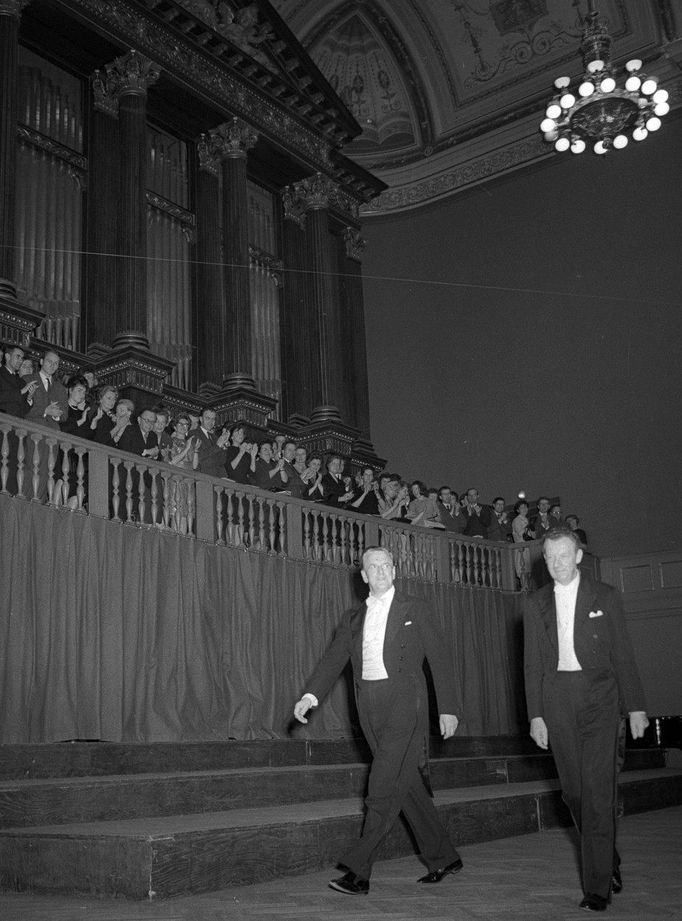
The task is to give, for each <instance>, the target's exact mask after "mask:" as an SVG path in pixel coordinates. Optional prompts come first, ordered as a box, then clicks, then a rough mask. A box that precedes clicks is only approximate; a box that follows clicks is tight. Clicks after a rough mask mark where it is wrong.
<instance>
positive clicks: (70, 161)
mask: <svg viewBox="0 0 682 921" xmlns="http://www.w3.org/2000/svg"><path fill="white" fill-rule="evenodd" d="M17 137H18V139H19V143H20V144H22V145H24V146H25V147H33V148H35V149H36V150H42V151H44V152H45V153H48V154H50V155H51V156H53V157H55V158H56V159H57V160H60V161H61V162H62V163H64V164H65V165H66V171H67V173H68V175H69V176H71V178H72V179H75V180H76V182H77V183H78V185H79V186H80V188H81V189H83V188H85V186H86V182H87V173H88V161H87V158H86V157H83V156H81V155H80V154H77V153H76V152H75V151H73V150H71V149H70V148H69V147H64V145H63V144H60V143H59V142H58V141H55V140H53V139H52V138H48V137H46V136H45V135H44V134H41V133H40V132H39V131H34V129H33V128H27V127H26V125H18V126H17Z"/></svg>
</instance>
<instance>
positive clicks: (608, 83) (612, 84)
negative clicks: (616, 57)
mask: <svg viewBox="0 0 682 921" xmlns="http://www.w3.org/2000/svg"><path fill="white" fill-rule="evenodd" d="M615 88H616V81H615V80H614V79H613V77H604V79H603V80H602V82H601V83H600V84H599V89H600V90H601V91H602V93H612V92H613V91H614V90H615Z"/></svg>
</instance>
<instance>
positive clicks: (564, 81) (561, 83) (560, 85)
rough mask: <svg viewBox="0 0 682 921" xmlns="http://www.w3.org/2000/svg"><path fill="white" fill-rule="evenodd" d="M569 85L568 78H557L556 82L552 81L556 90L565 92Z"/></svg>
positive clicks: (569, 80)
mask: <svg viewBox="0 0 682 921" xmlns="http://www.w3.org/2000/svg"><path fill="white" fill-rule="evenodd" d="M570 85H571V78H570V77H557V78H556V80H555V81H554V86H555V87H556V88H557V89H558V90H565V89H566V88H567V87H568V86H570Z"/></svg>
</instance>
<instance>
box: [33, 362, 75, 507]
mask: <svg viewBox="0 0 682 921" xmlns="http://www.w3.org/2000/svg"><path fill="white" fill-rule="evenodd" d="M58 371H59V355H57V353H56V352H53V351H52V350H50V351H47V352H45V354H44V355H43V357H42V358H41V359H40V370H39V372H38V375H37V377H36V378H35V382H36V387H35V389H34V390H33V393H32V394H31V396H30V398H29V402H30V404H31V405H30V407H29V410H28V412H27V413H26V421H27V422H37V423H39V424H40V425H46V426H48V428H51V429H56V430H57V431H59V422H60V420H61V419H65V418H66V414H67V404H68V401H69V397H68V394H67V392H66V387H65V386H64V385H63V384H62V383H61V381H60V380H58V378H57V372H58ZM31 444H32V442H31ZM38 456H39V466H38V491H37V493H36V495H35V498H36V499H39V500H40V501H41V502H44V501H45V500H46V499H47V497H48V479H49V464H50V461H49V457H50V454H49V447H48V445H47V444H46V442H45V441H44V440H41V441H39V442H38ZM57 458H58V451H57V449H56V448H54V449H53V460H54V462H55V464H56V463H57ZM26 467H27V470H26V472H27V474H28V475H29V477H30V476H31V475H32V468H33V451H32V450H31V448H30V447H29V450H28V452H27V458H26Z"/></svg>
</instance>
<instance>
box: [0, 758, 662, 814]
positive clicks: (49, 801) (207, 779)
mask: <svg viewBox="0 0 682 921" xmlns="http://www.w3.org/2000/svg"><path fill="white" fill-rule="evenodd" d="M102 763H103V761H102V759H101V758H100V759H99V765H98V766H101V765H102ZM664 764H665V758H664V753H663V751H662V750H661V749H650V750H644V751H636V750H633V751H628V752H627V756H626V763H625V770H641V769H643V768H655V767H663V766H664ZM165 767H166V768H167V767H168V765H165ZM430 769H431V770H430V773H431V784H432V787H433V789H434V790H441V789H457V788H461V787H472V786H481V785H487V784H507V783H518V782H523V781H531V780H541V779H544V778H553V777H555V776H556V769H555V766H554V760H553V759H552V757H551V755H548V754H545V753H543V752H540V751H539V750H538V749H537V748H536V750H535V752H534V753H532V754H526V755H510V756H505V757H493V756H475V757H458V758H451V757H441V758H434V759H433V760H432V761H431V764H430ZM368 770H369V765H368V763H366V762H356V763H352V762H351V763H344V762H341V763H336V764H301V765H298V766H286V767H241V768H227V769H224V770H211V771H191V772H182V771H173V772H171V771H170V770H169V769H168V770H166V771H163V772H162V771H158V772H157V773H155V774H152V773H143V774H118V775H109V776H107V775H99V774H95V775H94V776H87V775H81V776H67V777H59V778H56V777H53V778H44V779H39V780H31V779H29V780H0V829H3V828H20V827H28V826H32V825H47V824H51V825H62V824H68V823H71V822H98V821H111V820H114V819H127V818H142V817H145V816H148V817H152V816H166V815H186V814H192V813H201V812H224V811H225V810H228V809H243V808H249V807H254V806H273V805H274V806H277V805H284V804H286V803H303V802H312V801H315V800H321V799H340V798H345V797H352V796H362V795H363V793H364V790H365V786H366V781H367V773H368Z"/></svg>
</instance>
